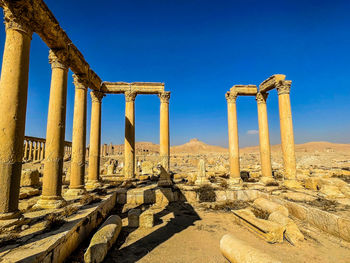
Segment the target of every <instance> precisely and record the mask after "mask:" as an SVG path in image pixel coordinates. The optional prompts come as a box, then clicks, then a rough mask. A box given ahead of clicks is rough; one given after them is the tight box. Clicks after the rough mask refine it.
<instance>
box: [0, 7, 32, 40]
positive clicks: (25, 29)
mask: <svg viewBox="0 0 350 263" xmlns="http://www.w3.org/2000/svg"><path fill="white" fill-rule="evenodd" d="M4 23H5V29H6V30H8V29H13V30H17V31H19V32H22V33H24V34H26V35H28V36H29V37H30V38H32V35H33V30H32V29H31V28H30V26H29V25H28V23H27V22H26V21H25V20H24V19H21V18H19V17H15V16H14V15H13V14H12V12H11V11H10V10H9V9H8V8H7V7H4Z"/></svg>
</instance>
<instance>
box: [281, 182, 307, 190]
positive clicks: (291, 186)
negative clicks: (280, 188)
mask: <svg viewBox="0 0 350 263" xmlns="http://www.w3.org/2000/svg"><path fill="white" fill-rule="evenodd" d="M283 185H284V186H285V187H287V188H289V189H303V188H304V187H303V185H302V183H301V182H299V181H297V180H285V181H284V182H283Z"/></svg>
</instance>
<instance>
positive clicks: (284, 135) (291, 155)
mask: <svg viewBox="0 0 350 263" xmlns="http://www.w3.org/2000/svg"><path fill="white" fill-rule="evenodd" d="M291 84H292V82H291V81H283V82H280V83H279V84H278V85H277V91H278V106H279V113H280V129H281V144H282V152H283V162H284V172H285V175H284V177H285V179H289V180H290V179H291V180H293V179H295V178H296V160H295V146H294V133H293V121H292V109H291V105H290V97H289V93H290V86H291Z"/></svg>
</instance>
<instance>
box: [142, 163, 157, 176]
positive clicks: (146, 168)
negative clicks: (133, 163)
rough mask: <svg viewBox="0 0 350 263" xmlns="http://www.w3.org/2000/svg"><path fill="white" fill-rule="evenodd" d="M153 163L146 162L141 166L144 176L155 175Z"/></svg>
mask: <svg viewBox="0 0 350 263" xmlns="http://www.w3.org/2000/svg"><path fill="white" fill-rule="evenodd" d="M153 167H154V165H153V163H152V162H150V161H144V162H142V164H141V171H142V172H141V174H142V175H152V174H153Z"/></svg>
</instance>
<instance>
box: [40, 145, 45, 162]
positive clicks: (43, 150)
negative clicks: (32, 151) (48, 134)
mask: <svg viewBox="0 0 350 263" xmlns="http://www.w3.org/2000/svg"><path fill="white" fill-rule="evenodd" d="M44 158H45V142H43V143H42V146H41V152H40V160H44Z"/></svg>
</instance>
